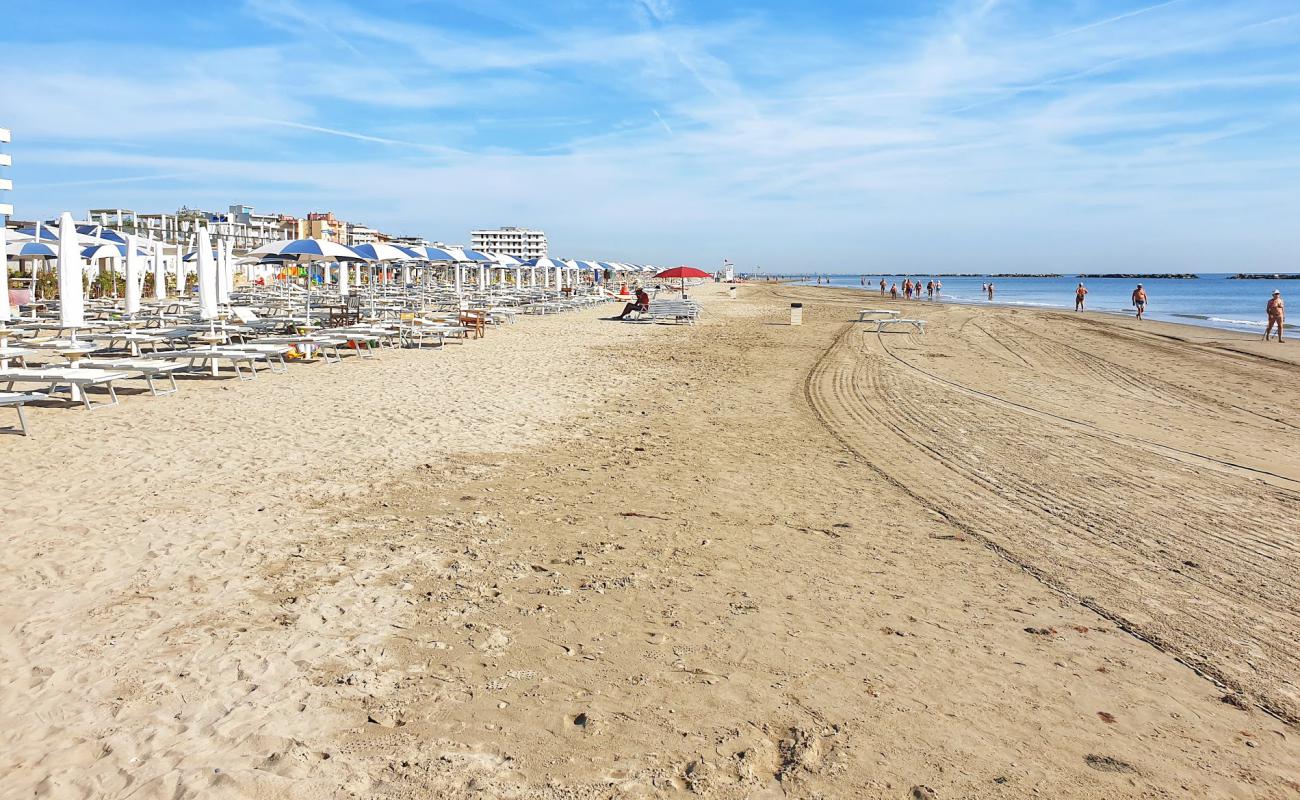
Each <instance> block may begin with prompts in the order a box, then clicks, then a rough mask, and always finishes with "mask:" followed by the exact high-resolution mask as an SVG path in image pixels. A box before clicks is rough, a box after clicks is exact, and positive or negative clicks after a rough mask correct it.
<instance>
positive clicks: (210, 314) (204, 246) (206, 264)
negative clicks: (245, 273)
mask: <svg viewBox="0 0 1300 800" xmlns="http://www.w3.org/2000/svg"><path fill="white" fill-rule="evenodd" d="M198 240H199V241H198V251H199V254H198V258H197V260H198V262H199V269H198V272H199V316H200V317H202V318H203V319H216V317H217V264H216V261H215V260H214V259H213V257H212V237H211V236H210V235H208V229H207V228H206V227H200V228H199V236H198Z"/></svg>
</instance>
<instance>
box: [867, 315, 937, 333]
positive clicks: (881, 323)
mask: <svg viewBox="0 0 1300 800" xmlns="http://www.w3.org/2000/svg"><path fill="white" fill-rule="evenodd" d="M867 321H868V322H871V321H872V320H867ZM874 322H875V323H876V333H880V332H881V331H883V330H884V329H885V326H886V325H911V326H912V327H913V328H915V329H916V330H917V332H918V333H925V320H923V319H901V318H898V317H894V318H892V319H878V320H874Z"/></svg>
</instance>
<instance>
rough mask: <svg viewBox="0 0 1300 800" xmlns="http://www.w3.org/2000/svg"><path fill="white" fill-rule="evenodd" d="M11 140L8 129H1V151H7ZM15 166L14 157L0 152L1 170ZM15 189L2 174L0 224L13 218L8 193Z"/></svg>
mask: <svg viewBox="0 0 1300 800" xmlns="http://www.w3.org/2000/svg"><path fill="white" fill-rule="evenodd" d="M11 138H12V137H11V136H10V134H9V129H8V128H0V151H2V150H5V149H7V148H5V147H4V145H7V144H9V140H10V139H11ZM13 165H14V162H13V157H12V156H10V155H9V154H8V153H5V152H0V168H7V167H12V166H13ZM13 188H14V182H13V181H11V180H9V179H8V178H6V177H4V173H3V172H0V224H2V223H3V222H4V219H5V218H7V217H11V216H13V213H14V207H13V204H12V203H10V202H9V195H8V192H9V191H10V190H12V189H13Z"/></svg>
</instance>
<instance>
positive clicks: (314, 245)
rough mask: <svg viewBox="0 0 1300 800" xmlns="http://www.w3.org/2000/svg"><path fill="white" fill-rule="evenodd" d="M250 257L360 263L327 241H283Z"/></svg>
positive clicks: (350, 252) (254, 251) (272, 244)
mask: <svg viewBox="0 0 1300 800" xmlns="http://www.w3.org/2000/svg"><path fill="white" fill-rule="evenodd" d="M248 255H250V256H283V257H284V258H286V259H293V260H297V261H360V260H363V259H361V257H360V256H358V255H357V254H356V253H355V252H353V251H352V249H351V248H349V247H347V246H346V245H341V244H339V243H338V242H331V241H330V240H328V239H283V240H281V241H278V242H269V243H267V244H264V245H262V246H261V247H258V248H256V249H254V250H252V251H250V252H249V253H248Z"/></svg>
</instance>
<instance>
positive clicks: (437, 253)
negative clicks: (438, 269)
mask: <svg viewBox="0 0 1300 800" xmlns="http://www.w3.org/2000/svg"><path fill="white" fill-rule="evenodd" d="M420 250H422V251H423V252H424V257H425V258H427V259H428V260H430V261H456V260H457V259H456V256H455V254H453V253H450V252H448V251H446V250H443V249H442V248H441V247H421V248H420Z"/></svg>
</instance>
